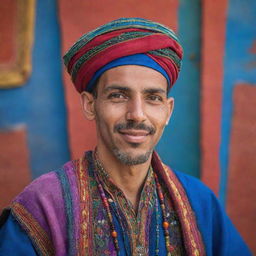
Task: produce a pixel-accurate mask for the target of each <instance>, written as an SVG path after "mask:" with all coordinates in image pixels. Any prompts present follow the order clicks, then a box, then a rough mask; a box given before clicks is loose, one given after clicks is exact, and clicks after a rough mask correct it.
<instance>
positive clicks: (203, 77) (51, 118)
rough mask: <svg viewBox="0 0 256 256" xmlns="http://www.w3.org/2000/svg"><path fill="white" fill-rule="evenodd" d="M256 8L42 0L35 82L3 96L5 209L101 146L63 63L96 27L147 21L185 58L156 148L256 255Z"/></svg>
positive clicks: (227, 1)
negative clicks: (35, 183) (169, 33)
mask: <svg viewBox="0 0 256 256" xmlns="http://www.w3.org/2000/svg"><path fill="white" fill-rule="evenodd" d="M0 8H1V5H0ZM255 10H256V2H255V1H254V0H232V1H231V0H218V1H211V0H202V1H199V0H192V1H191V0H171V1H170V0H161V1H154V0H141V1H135V0H127V1H115V0H109V1H108V4H104V5H103V4H102V1H101V0H94V1H81V0H74V1H69V0H59V1H57V0H55V1H53V0H37V5H36V9H35V13H36V17H35V28H34V46H33V51H32V56H33V58H32V74H31V77H30V79H29V80H28V81H27V82H26V83H25V84H24V86H22V87H21V88H13V89H0V208H2V207H4V206H5V205H7V204H8V203H9V202H10V200H11V198H13V196H14V195H15V194H17V193H19V192H20V191H21V190H22V189H23V187H24V186H25V185H26V184H28V183H29V182H30V181H31V179H33V178H36V177H38V176H39V175H41V174H43V173H45V172H47V171H50V170H53V169H56V168H58V167H59V166H61V165H62V164H63V163H65V162H66V161H68V160H69V159H70V158H77V157H80V156H81V155H82V154H83V152H84V151H85V150H88V149H92V148H94V147H95V145H96V134H95V125H94V123H92V122H88V121H86V120H85V118H84V117H83V114H82V111H81V107H80V99H79V95H78V94H77V92H76V91H75V89H74V88H73V85H72V84H71V81H70V78H69V76H68V75H67V73H66V72H65V71H64V67H63V66H62V64H61V63H62V60H61V55H63V54H64V53H65V52H66V51H67V50H68V48H69V47H70V46H71V45H72V44H73V43H74V41H75V40H76V39H77V38H79V37H80V36H81V35H82V34H83V33H85V32H87V31H89V30H91V29H93V28H95V27H97V26H98V25H101V24H103V23H105V22H107V21H110V20H113V19H115V18H119V17H121V16H127V17H136V16H139V17H144V18H148V19H152V20H155V21H159V22H161V23H164V24H166V25H167V26H170V27H172V28H173V29H174V30H175V31H176V32H177V33H178V35H179V37H180V40H181V42H182V44H183V46H184V52H185V54H184V62H183V69H182V72H181V74H180V78H179V80H178V82H177V83H176V85H175V86H174V88H173V90H172V92H171V95H172V96H173V97H175V110H174V113H173V117H172V119H171V121H170V124H169V125H168V126H167V128H166V130H165V132H164V134H163V137H162V139H161V140H160V142H159V144H158V146H157V150H158V152H159V153H160V155H161V157H162V159H163V160H164V161H165V162H166V163H167V164H169V165H171V166H172V167H173V168H174V169H177V170H180V171H182V172H186V173H189V174H192V175H193V176H196V177H198V178H201V179H202V181H203V182H204V183H205V184H207V185H208V186H209V187H210V188H211V189H212V190H213V191H214V192H215V193H216V195H218V196H219V198H220V200H221V203H222V204H223V206H224V207H227V211H228V213H229V215H230V216H231V218H232V220H233V222H234V224H235V225H236V227H237V228H238V230H239V231H240V232H241V234H242V235H243V237H244V238H245V239H246V241H247V243H248V244H249V245H250V247H251V248H252V250H253V252H254V253H255V254H256V247H255V244H256V238H255V231H254V230H255V228H256V227H255V216H256V208H255V206H254V205H255V204H254V203H253V202H254V201H255V199H256V198H255V186H254V185H253V181H254V180H255V178H256V173H255V169H256V166H255V159H254V152H255V151H256V143H255V138H256V132H255V131H256V126H255V120H256V117H255V111H254V110H255V105H256V98H255V97H256V96H255V84H256V26H255V20H256V12H255ZM10 15H11V14H10ZM12 15H15V12H13V14H12ZM216 17H217V18H216ZM9 25H11V24H9ZM5 33H7V34H5V36H4V37H1V38H5V40H8V38H10V40H13V37H12V36H13V35H12V36H11V35H9V34H8V30H6V32H5ZM1 38H0V40H1ZM16 40H18V39H17V38H16ZM6 45H7V44H6ZM6 47H7V48H6V50H8V49H9V48H8V45H7V46H6ZM4 53H5V52H4V51H1V54H2V55H1V56H2V57H1V56H0V57H1V58H2V60H4V58H6V61H7V60H8V61H9V59H8V58H7V57H8V56H9V55H8V56H7V55H6V56H7V57H6V56H5V55H3V54H4ZM7 53H8V51H6V54H7ZM1 68H3V66H1V65H0V70H1Z"/></svg>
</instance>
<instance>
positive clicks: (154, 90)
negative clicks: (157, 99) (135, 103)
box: [143, 88, 167, 94]
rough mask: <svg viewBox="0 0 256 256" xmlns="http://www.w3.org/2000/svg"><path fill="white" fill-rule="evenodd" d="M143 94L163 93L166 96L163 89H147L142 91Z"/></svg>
mask: <svg viewBox="0 0 256 256" xmlns="http://www.w3.org/2000/svg"><path fill="white" fill-rule="evenodd" d="M143 93H163V94H166V93H167V92H166V90H164V89H160V88H149V89H145V90H143Z"/></svg>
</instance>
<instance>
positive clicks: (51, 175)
mask: <svg viewBox="0 0 256 256" xmlns="http://www.w3.org/2000/svg"><path fill="white" fill-rule="evenodd" d="M72 166H73V164H72V162H68V163H66V164H64V165H63V166H62V167H61V168H59V169H56V170H53V171H50V172H48V173H46V174H43V175H41V176H40V177H38V178H36V179H35V180H33V181H32V182H31V183H30V184H29V185H28V186H26V187H25V188H24V190H23V191H22V192H21V193H20V194H19V195H18V196H17V197H16V198H15V199H14V201H20V200H21V199H22V198H23V199H24V197H25V198H26V197H28V196H29V197H30V199H31V197H32V198H34V197H36V196H40V195H41V196H44V197H46V196H49V195H50V194H52V195H54V194H55V192H56V189H57V188H58V187H59V186H60V179H59V173H67V172H68V171H70V170H71V171H72ZM30 201H31V200H30Z"/></svg>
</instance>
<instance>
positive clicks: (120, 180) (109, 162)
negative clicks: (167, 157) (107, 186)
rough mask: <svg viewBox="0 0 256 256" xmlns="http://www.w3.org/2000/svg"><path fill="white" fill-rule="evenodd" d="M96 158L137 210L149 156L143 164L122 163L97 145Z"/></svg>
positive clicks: (149, 160) (148, 164)
mask: <svg viewBox="0 0 256 256" xmlns="http://www.w3.org/2000/svg"><path fill="white" fill-rule="evenodd" d="M97 152H98V158H99V160H100V162H101V163H102V165H103V167H104V169H105V170H106V172H107V173H108V174H109V175H110V177H111V179H112V180H113V182H114V183H115V184H116V185H117V186H118V187H119V188H120V189H121V190H122V191H123V193H124V195H125V196H126V198H127V199H128V200H129V201H130V202H131V203H132V205H133V207H134V208H135V210H137V207H138V204H139V200H140V193H141V190H142V188H143V185H144V183H145V179H146V176H147V173H148V169H149V166H150V162H151V157H150V158H149V159H148V160H147V161H146V162H145V163H143V164H138V165H131V166H130V165H124V164H122V163H121V162H120V161H119V160H117V159H116V157H115V156H113V155H112V154H111V153H110V152H109V151H105V150H103V149H102V148H101V147H98V150H97Z"/></svg>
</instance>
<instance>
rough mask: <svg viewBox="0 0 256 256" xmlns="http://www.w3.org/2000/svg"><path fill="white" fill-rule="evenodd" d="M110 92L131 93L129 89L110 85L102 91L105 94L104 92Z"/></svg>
mask: <svg viewBox="0 0 256 256" xmlns="http://www.w3.org/2000/svg"><path fill="white" fill-rule="evenodd" d="M112 90H119V91H126V92H129V91H131V89H130V88H128V87H125V86H121V85H111V86H108V87H107V88H105V89H104V90H103V91H104V92H105V93H106V92H109V91H112Z"/></svg>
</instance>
